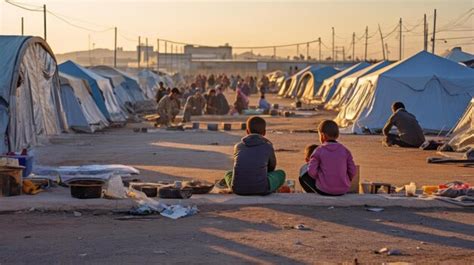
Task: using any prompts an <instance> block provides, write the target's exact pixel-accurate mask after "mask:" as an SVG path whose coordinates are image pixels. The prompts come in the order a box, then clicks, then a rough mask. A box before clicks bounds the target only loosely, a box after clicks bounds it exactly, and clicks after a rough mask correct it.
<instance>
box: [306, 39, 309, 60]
mask: <svg viewBox="0 0 474 265" xmlns="http://www.w3.org/2000/svg"><path fill="white" fill-rule="evenodd" d="M307 60H309V42H307V43H306V61H307Z"/></svg>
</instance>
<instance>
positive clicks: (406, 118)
mask: <svg viewBox="0 0 474 265" xmlns="http://www.w3.org/2000/svg"><path fill="white" fill-rule="evenodd" d="M392 112H393V114H392V116H390V118H389V119H388V121H387V123H386V124H385V127H384V128H383V135H384V136H385V139H384V142H383V144H384V145H386V146H392V145H398V146H400V147H414V148H418V147H420V146H421V145H422V144H423V143H424V142H425V136H424V135H423V129H422V128H421V126H420V124H419V123H418V121H417V120H416V117H415V115H413V114H411V113H409V112H408V111H406V109H405V105H404V104H403V103H402V102H395V103H393V105H392ZM393 126H395V127H396V128H397V129H398V135H396V134H392V133H390V130H391V129H392V127H393Z"/></svg>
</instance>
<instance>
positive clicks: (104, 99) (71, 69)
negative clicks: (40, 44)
mask: <svg viewBox="0 0 474 265" xmlns="http://www.w3.org/2000/svg"><path fill="white" fill-rule="evenodd" d="M59 69H60V70H61V72H64V73H66V74H69V75H71V76H74V77H77V78H80V79H84V80H86V81H87V83H88V85H89V87H90V88H91V92H92V98H93V99H94V101H95V103H96V104H97V106H98V107H99V109H100V111H101V112H102V114H103V115H104V116H105V117H106V118H107V119H108V120H110V121H113V122H124V121H126V119H127V115H126V114H125V113H124V112H123V110H122V109H121V107H120V105H119V103H118V101H117V98H116V97H115V94H114V92H113V89H112V85H111V84H110V81H109V80H108V79H106V78H104V77H101V76H100V75H98V74H96V73H94V72H93V71H91V70H89V69H87V68H84V67H82V66H80V65H78V64H76V63H75V62H73V61H66V62H64V63H62V64H60V65H59Z"/></svg>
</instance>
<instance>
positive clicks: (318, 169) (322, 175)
mask: <svg viewBox="0 0 474 265" xmlns="http://www.w3.org/2000/svg"><path fill="white" fill-rule="evenodd" d="M318 132H319V141H320V142H321V145H320V146H319V147H317V148H316V150H315V151H314V152H313V153H312V155H311V157H310V159H309V162H308V172H307V174H303V175H302V176H301V177H300V183H301V186H302V187H303V189H304V190H305V191H306V192H317V193H319V194H320V195H326V196H340V195H344V194H346V193H347V192H348V191H349V189H350V186H351V181H352V178H354V176H355V175H356V166H355V164H354V161H353V159H352V154H351V152H350V151H349V150H348V149H347V148H346V147H345V146H344V145H342V144H340V143H338V142H337V141H336V140H337V138H338V137H339V128H338V126H337V124H336V123H335V122H334V121H331V120H325V121H322V122H321V123H320V124H319V127H318Z"/></svg>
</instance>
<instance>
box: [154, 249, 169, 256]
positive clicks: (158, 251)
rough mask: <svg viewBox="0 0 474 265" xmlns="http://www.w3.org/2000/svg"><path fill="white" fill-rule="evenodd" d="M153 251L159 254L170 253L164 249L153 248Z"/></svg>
mask: <svg viewBox="0 0 474 265" xmlns="http://www.w3.org/2000/svg"><path fill="white" fill-rule="evenodd" d="M153 253H155V254H158V255H166V254H168V252H167V251H164V250H153Z"/></svg>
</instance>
